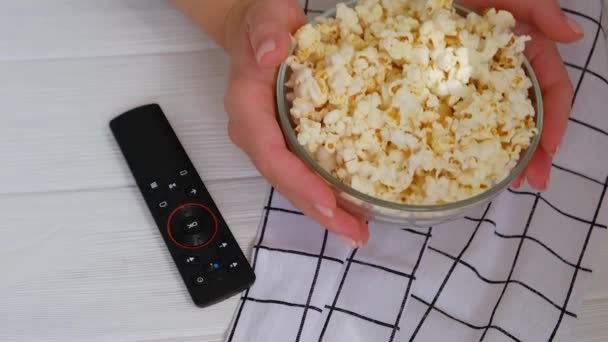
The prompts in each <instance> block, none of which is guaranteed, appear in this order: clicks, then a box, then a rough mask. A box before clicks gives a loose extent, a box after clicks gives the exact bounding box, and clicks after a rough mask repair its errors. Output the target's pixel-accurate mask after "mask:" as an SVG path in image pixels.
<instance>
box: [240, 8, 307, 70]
mask: <svg viewBox="0 0 608 342" xmlns="http://www.w3.org/2000/svg"><path fill="white" fill-rule="evenodd" d="M245 21H246V25H247V34H248V37H249V43H250V44H251V48H252V50H253V57H254V58H255V61H256V63H257V65H258V66H260V67H264V68H271V67H276V66H278V65H279V64H280V63H282V62H283V61H284V60H285V58H286V57H287V55H288V54H289V50H290V48H291V37H290V33H291V32H292V31H295V30H296V29H297V28H298V27H299V26H301V25H302V24H303V23H305V22H306V17H305V16H304V12H303V11H302V9H301V8H300V6H299V5H298V3H297V2H296V1H295V0H257V1H256V2H255V3H254V4H253V5H252V7H251V8H250V10H249V11H248V13H247V15H246V16H245Z"/></svg>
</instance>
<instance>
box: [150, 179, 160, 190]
mask: <svg viewBox="0 0 608 342" xmlns="http://www.w3.org/2000/svg"><path fill="white" fill-rule="evenodd" d="M159 187H160V185H159V184H158V182H157V181H150V182H149V183H148V191H149V192H156V191H158V188H159Z"/></svg>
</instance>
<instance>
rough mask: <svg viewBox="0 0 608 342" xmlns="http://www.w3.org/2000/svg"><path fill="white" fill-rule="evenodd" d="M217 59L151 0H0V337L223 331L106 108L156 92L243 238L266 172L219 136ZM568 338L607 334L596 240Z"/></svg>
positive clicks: (605, 269)
mask: <svg viewBox="0 0 608 342" xmlns="http://www.w3.org/2000/svg"><path fill="white" fill-rule="evenodd" d="M226 71H227V60H226V57H225V55H224V54H223V52H222V51H220V50H219V49H217V48H216V47H215V46H214V45H213V44H212V43H211V42H210V41H209V40H208V39H207V38H206V37H204V36H203V34H201V33H200V32H199V31H198V30H197V28H196V27H194V26H193V25H192V24H191V23H189V22H188V21H187V20H186V19H185V18H183V17H182V16H181V15H180V14H179V13H178V12H176V11H175V10H174V9H173V8H171V7H170V5H169V4H167V3H165V2H164V1H161V0H150V1H143V0H136V1H130V0H106V1H92V0H91V1H69V0H61V1H59V0H57V1H42V0H40V1H33V0H0V100H1V101H0V104H1V108H2V114H1V115H0V219H1V221H0V222H1V223H0V234H1V235H0V236H2V238H0V340H2V341H5V340H9V341H13V340H19V341H200V342H211V341H213V342H217V341H221V340H222V339H223V335H224V333H225V331H226V328H227V326H228V323H229V320H230V319H231V317H232V314H233V311H234V309H235V306H236V302H237V298H232V299H230V300H228V301H226V302H223V303H221V304H219V305H217V306H213V307H211V308H208V309H199V308H196V307H194V306H193V305H192V304H191V302H190V298H189V297H188V295H187V293H186V291H185V289H184V287H183V285H182V282H181V280H180V278H179V276H178V274H177V272H176V269H175V268H174V266H173V264H172V262H171V261H170V257H169V255H168V253H167V251H166V249H165V247H164V245H163V242H162V240H161V239H160V236H159V234H158V231H157V228H156V226H155V225H154V223H153V221H152V219H151V217H150V216H149V214H148V211H147V209H146V208H145V206H144V203H143V201H142V199H141V197H140V194H139V192H138V190H137V189H136V188H135V185H134V182H133V179H132V177H131V174H130V173H129V171H128V169H127V167H126V164H125V162H124V160H123V159H122V155H121V154H120V153H119V150H118V148H117V146H116V144H115V142H114V140H113V138H112V136H111V133H110V130H109V128H108V121H109V120H110V119H111V118H112V117H113V116H115V115H117V114H119V113H121V112H123V111H125V110H127V109H130V108H131V107H134V106H137V105H140V104H144V103H148V102H158V103H159V104H160V105H161V106H162V107H163V108H164V109H165V111H166V113H167V115H168V117H169V120H170V121H171V122H172V124H173V125H174V128H175V130H176V132H177V134H178V136H179V137H180V138H181V140H182V142H183V144H184V145H185V148H186V150H187V151H188V153H189V154H190V156H191V158H192V159H193V162H194V164H195V166H196V168H197V169H198V170H199V172H200V173H201V175H202V177H203V179H204V180H205V181H206V183H208V185H209V187H210V191H211V193H212V195H213V196H214V198H215V199H216V201H217V203H218V205H219V207H220V208H221V210H222V212H223V214H224V216H225V218H226V220H227V221H228V224H229V225H230V227H231V228H232V230H233V231H234V233H235V235H236V236H237V239H238V241H239V243H240V244H241V246H243V247H244V248H245V250H246V251H247V252H249V250H250V248H251V243H252V240H253V237H254V235H255V232H256V228H257V225H258V221H259V218H260V213H261V209H262V205H263V203H262V202H263V197H264V195H265V191H266V189H267V185H266V182H265V181H264V180H263V179H262V178H260V177H259V174H258V173H257V171H256V170H255V169H254V168H253V166H252V165H251V163H250V162H249V160H248V159H247V158H246V157H245V156H244V155H242V154H241V153H240V152H239V151H238V150H237V149H236V148H235V147H233V146H232V145H231V144H230V142H229V139H228V137H227V135H226V130H225V126H226V117H225V114H224V112H223V108H222V94H223V90H224V88H225V78H226ZM597 258H598V260H600V262H598V264H599V267H598V268H597V270H596V272H595V273H594V277H595V279H594V282H593V285H592V286H591V288H590V289H589V291H588V293H587V296H586V298H587V299H586V301H585V303H584V308H583V311H582V313H581V315H580V323H579V326H578V336H577V339H576V340H577V341H588V342H591V341H606V340H608V264H606V263H603V262H601V260H604V261H605V260H608V246H604V247H602V250H601V251H600V252H599V254H598V255H597Z"/></svg>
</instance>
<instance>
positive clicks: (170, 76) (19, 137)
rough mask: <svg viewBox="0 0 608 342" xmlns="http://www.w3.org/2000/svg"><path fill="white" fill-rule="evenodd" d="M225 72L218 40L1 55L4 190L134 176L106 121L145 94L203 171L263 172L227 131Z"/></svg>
mask: <svg viewBox="0 0 608 342" xmlns="http://www.w3.org/2000/svg"><path fill="white" fill-rule="evenodd" d="M226 74H227V62H226V60H225V56H224V54H223V52H221V51H219V50H211V51H204V52H194V53H178V54H165V55H153V56H123V57H110V58H95V59H89V58H84V59H75V60H50V61H47V60H45V61H25V62H3V63H0V75H2V82H0V98H1V99H2V103H3V110H4V113H5V114H4V115H1V116H0V165H2V167H1V168H0V193H23V192H42V191H56V190H61V191H65V190H80V189H91V188H107V187H120V186H126V185H132V184H134V182H133V180H132V177H131V175H130V174H129V172H128V169H127V168H126V164H125V163H124V161H123V159H122V155H121V154H120V153H119V150H118V147H117V145H116V143H115V141H114V139H113V137H112V136H111V132H110V130H109V128H108V122H109V120H110V119H111V118H113V117H114V116H115V115H118V114H120V113H122V112H123V111H125V110H128V109H130V108H132V107H135V106H138V105H141V104H145V103H148V102H158V103H160V104H161V106H162V107H163V109H164V110H165V112H166V115H167V116H168V117H169V120H170V121H171V122H172V124H173V126H174V129H175V130H176V132H177V134H178V136H179V137H180V139H181V140H182V143H183V144H184V146H185V148H186V150H187V151H188V153H189V155H190V157H191V158H192V159H193V161H194V163H195V166H196V167H197V169H198V170H199V172H200V173H201V174H202V176H203V178H204V179H210V180H214V179H228V178H242V177H254V176H258V175H259V174H258V172H257V170H255V169H254V168H253V166H252V164H251V163H250V162H249V159H248V158H247V157H246V156H245V155H244V154H242V153H241V152H240V151H239V150H238V149H237V148H236V147H234V146H233V145H232V144H231V143H230V141H229V139H228V136H227V132H226V124H227V117H226V114H225V112H224V110H223V93H224V89H225V87H226V77H227V76H226Z"/></svg>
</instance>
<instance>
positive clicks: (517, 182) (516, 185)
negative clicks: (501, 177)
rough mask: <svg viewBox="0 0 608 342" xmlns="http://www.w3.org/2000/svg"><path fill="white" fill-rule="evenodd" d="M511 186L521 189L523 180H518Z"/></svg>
mask: <svg viewBox="0 0 608 342" xmlns="http://www.w3.org/2000/svg"><path fill="white" fill-rule="evenodd" d="M511 186H512V187H513V188H515V189H519V187H520V186H521V178H518V179H516V180H515V181H514V182H513V184H511Z"/></svg>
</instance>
